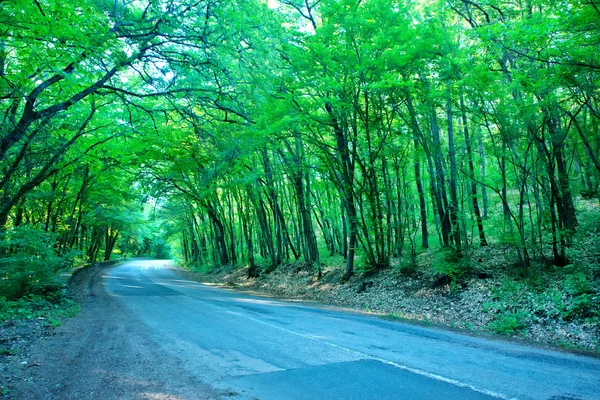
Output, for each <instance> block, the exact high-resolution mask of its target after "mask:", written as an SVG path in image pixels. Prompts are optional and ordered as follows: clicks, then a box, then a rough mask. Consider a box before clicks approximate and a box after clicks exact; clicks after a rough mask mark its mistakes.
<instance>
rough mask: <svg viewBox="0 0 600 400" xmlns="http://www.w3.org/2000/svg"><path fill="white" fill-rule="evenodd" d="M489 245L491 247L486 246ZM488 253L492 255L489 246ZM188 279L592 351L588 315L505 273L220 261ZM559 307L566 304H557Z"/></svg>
mask: <svg viewBox="0 0 600 400" xmlns="http://www.w3.org/2000/svg"><path fill="white" fill-rule="evenodd" d="M486 251H489V252H492V251H496V250H492V249H490V250H486ZM490 257H492V255H491V253H490ZM185 274H186V276H187V277H188V278H192V279H194V280H197V281H200V282H207V283H216V284H220V285H223V286H225V287H230V288H235V289H237V290H249V291H254V292H258V293H264V294H267V295H272V296H278V297H283V298H293V299H302V300H306V301H314V302H319V303H323V304H330V305H335V306H343V307H350V308H353V309H355V310H360V311H366V312H373V313H378V314H383V315H384V316H386V317H388V318H394V319H403V320H411V321H416V322H419V323H428V324H436V325H442V326H447V327H450V328H457V329H462V330H466V331H469V332H479V333H484V334H486V335H487V334H494V333H499V334H502V335H504V336H505V337H506V336H508V337H512V338H518V339H524V340H525V341H531V342H536V343H540V344H546V345H550V346H552V347H554V346H558V347H562V348H567V349H570V350H573V351H582V352H584V353H591V354H596V355H597V354H598V352H599V351H600V347H599V346H600V343H599V339H600V326H599V325H598V324H597V323H595V322H594V320H591V319H587V320H585V319H569V318H562V317H561V314H560V313H561V310H559V309H558V308H560V307H561V306H560V305H558V306H557V304H556V302H557V301H559V302H561V304H563V303H565V302H566V301H567V300H565V299H564V298H559V299H558V300H557V299H556V298H554V297H553V296H554V295H555V294H556V293H558V294H560V295H562V296H563V297H564V293H562V294H561V292H560V290H558V289H557V290H555V291H552V290H546V291H543V292H539V293H533V292H532V291H530V288H529V287H528V286H527V285H525V284H520V283H514V284H513V282H515V281H513V280H512V279H511V278H509V277H507V276H495V277H494V276H492V275H491V274H487V273H479V274H477V273H476V274H473V275H472V276H471V277H468V278H465V279H463V280H462V281H461V283H460V285H459V286H457V285H456V284H454V283H453V282H451V281H450V280H449V279H447V277H443V276H440V275H439V274H424V273H419V272H412V273H408V274H407V273H406V272H402V271H400V270H398V269H396V268H389V269H385V270H381V271H379V272H377V273H376V274H373V275H371V276H364V275H362V276H361V275H359V274H357V275H355V276H353V277H352V278H351V279H350V281H349V282H347V283H341V281H342V279H341V278H342V274H343V266H342V265H338V266H330V267H326V268H325V269H324V271H323V276H322V277H321V278H320V279H316V278H315V273H314V271H313V270H312V269H311V268H307V267H305V266H304V265H302V264H300V263H297V264H287V265H282V266H280V267H278V268H277V269H276V270H275V271H273V272H272V273H270V274H262V275H260V276H259V277H258V278H248V277H247V268H242V269H235V268H231V267H222V268H218V269H215V270H213V271H211V272H210V273H199V272H185ZM565 307H566V306H565Z"/></svg>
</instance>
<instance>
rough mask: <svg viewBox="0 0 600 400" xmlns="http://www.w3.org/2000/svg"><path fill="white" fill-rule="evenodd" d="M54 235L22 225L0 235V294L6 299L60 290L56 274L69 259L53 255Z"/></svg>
mask: <svg viewBox="0 0 600 400" xmlns="http://www.w3.org/2000/svg"><path fill="white" fill-rule="evenodd" d="M55 243H56V237H55V235H53V234H51V233H48V232H44V231H43V230H40V229H35V228H33V227H30V226H22V227H17V228H13V229H10V230H4V231H1V232H0V293H2V295H3V296H4V297H6V298H7V299H8V300H14V299H18V298H20V297H23V296H25V295H27V294H30V293H33V294H45V293H51V292H54V291H56V290H57V289H58V288H60V286H61V285H60V284H59V282H58V281H57V275H58V272H59V271H60V270H62V269H64V268H66V267H68V266H69V265H70V264H71V263H72V257H70V256H66V257H60V256H58V255H57V254H56V251H55V249H54V245H55Z"/></svg>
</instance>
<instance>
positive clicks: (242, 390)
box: [103, 261, 600, 400]
mask: <svg viewBox="0 0 600 400" xmlns="http://www.w3.org/2000/svg"><path fill="white" fill-rule="evenodd" d="M103 284H104V285H105V288H106V291H107V292H108V294H109V295H110V296H113V298H115V300H117V301H118V302H120V303H122V305H123V308H124V309H125V310H127V312H130V313H132V314H134V315H135V317H136V318H135V319H136V320H137V321H141V323H142V324H144V325H145V326H146V327H147V328H148V332H151V333H150V335H151V337H150V338H148V339H149V340H152V342H154V343H156V344H157V346H158V347H159V348H158V349H157V351H158V352H159V353H163V354H168V356H169V357H170V358H173V357H175V358H176V359H177V360H179V362H180V365H181V366H182V367H184V368H185V370H186V371H188V372H189V373H190V374H193V375H194V376H195V377H196V378H197V379H198V381H199V382H203V383H205V384H209V385H211V386H212V387H214V388H216V389H218V391H219V392H220V393H224V394H225V395H226V397H229V398H234V399H260V400H268V399H273V400H284V399H344V400H350V399H361V400H366V399H403V400H410V399H513V398H516V399H544V400H546V399H553V400H569V399H571V400H572V399H600V360H598V359H594V358H588V357H583V356H577V355H571V354H567V353H561V352H556V351H547V350H542V349H539V348H534V347H527V346H522V345H516V344H512V343H506V342H502V341H492V340H487V339H483V338H477V337H471V336H466V335H460V334H456V333H453V332H448V331H444V330H440V329H433V328H426V327H419V326H413V325H410V324H405V323H400V322H394V321H384V320H381V319H379V318H376V317H370V316H363V315H358V314H353V313H347V312H342V311H338V310H334V309H331V308H325V307H319V306H315V305H311V304H306V303H299V302H287V301H277V300H273V299H269V298H265V297H255V296H250V295H247V294H243V293H238V292H234V291H229V290H224V289H220V288H216V287H211V286H207V285H203V284H200V283H197V282H193V281H189V280H186V279H184V278H182V277H180V276H179V275H177V274H175V273H174V272H173V271H172V270H171V269H169V268H168V267H166V262H165V261H132V262H127V263H125V264H122V265H121V266H118V267H116V268H113V269H111V270H108V271H107V272H106V273H105V274H104V276H103ZM156 362H157V363H160V360H156Z"/></svg>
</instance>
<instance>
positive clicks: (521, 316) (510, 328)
mask: <svg viewBox="0 0 600 400" xmlns="http://www.w3.org/2000/svg"><path fill="white" fill-rule="evenodd" d="M526 320H527V314H525V313H505V314H501V315H500V316H499V318H496V319H495V320H493V321H492V322H490V323H489V325H488V328H489V329H490V330H491V331H493V332H496V333H499V334H502V335H507V334H513V333H519V332H521V331H522V330H523V329H525V325H526V324H525V322H526Z"/></svg>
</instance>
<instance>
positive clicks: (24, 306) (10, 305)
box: [0, 292, 79, 327]
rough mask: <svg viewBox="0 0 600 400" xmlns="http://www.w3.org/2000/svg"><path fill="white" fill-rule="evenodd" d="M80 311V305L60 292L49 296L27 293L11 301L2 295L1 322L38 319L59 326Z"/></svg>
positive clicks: (46, 324)
mask: <svg viewBox="0 0 600 400" xmlns="http://www.w3.org/2000/svg"><path fill="white" fill-rule="evenodd" d="M78 312H79V305H78V304H77V303H76V302H75V301H73V300H70V299H67V298H66V297H64V296H63V295H62V294H61V293H60V292H56V293H54V294H52V295H49V296H40V295H33V294H30V295H27V296H25V297H22V298H20V299H18V300H14V301H10V300H6V298H5V297H0V322H2V323H6V322H9V321H15V320H33V319H37V320H40V321H41V322H42V325H44V326H52V327H57V326H59V325H60V324H61V321H62V320H63V319H65V318H67V317H71V316H73V315H75V314H77V313H78Z"/></svg>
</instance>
